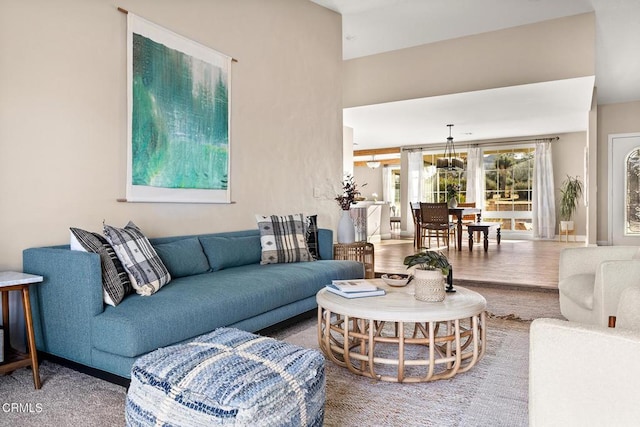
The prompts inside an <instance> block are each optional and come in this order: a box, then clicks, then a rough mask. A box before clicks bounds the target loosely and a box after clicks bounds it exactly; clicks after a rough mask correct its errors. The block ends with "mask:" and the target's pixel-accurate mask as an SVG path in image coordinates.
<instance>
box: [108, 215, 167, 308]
mask: <svg viewBox="0 0 640 427" xmlns="http://www.w3.org/2000/svg"><path fill="white" fill-rule="evenodd" d="M104 234H105V237H106V238H107V240H108V241H109V243H111V246H113V249H114V250H115V251H116V254H117V255H118V258H120V261H122V265H124V268H125V269H126V270H127V273H129V280H131V284H132V285H133V288H134V289H135V290H136V292H137V293H139V294H140V295H145V296H149V295H151V294H153V293H155V292H157V291H158V290H160V288H161V287H162V286H164V285H166V284H167V283H169V282H170V281H171V275H170V274H169V271H167V267H165V266H164V264H163V263H162V260H161V259H160V257H159V256H158V254H157V253H156V251H155V250H154V249H153V246H151V243H149V240H147V238H146V237H145V235H144V234H142V231H141V230H140V229H139V228H138V227H137V226H136V225H135V224H134V223H133V222H131V221H129V223H128V224H127V225H126V226H125V227H124V228H116V227H113V226H110V225H107V224H104Z"/></svg>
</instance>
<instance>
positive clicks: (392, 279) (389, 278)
mask: <svg viewBox="0 0 640 427" xmlns="http://www.w3.org/2000/svg"><path fill="white" fill-rule="evenodd" d="M381 278H382V280H383V281H384V283H386V284H387V285H389V286H396V287H401V286H407V283H409V282H410V281H411V279H413V276H412V275H410V274H383V275H382V276H381Z"/></svg>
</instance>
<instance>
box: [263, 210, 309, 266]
mask: <svg viewBox="0 0 640 427" xmlns="http://www.w3.org/2000/svg"><path fill="white" fill-rule="evenodd" d="M256 220H257V221H258V229H260V245H261V246H262V258H261V260H260V264H277V263H284V262H302V261H313V260H314V259H313V257H312V256H311V253H309V249H308V248H307V241H306V238H305V227H304V220H303V216H302V214H294V215H285V216H277V215H271V216H264V215H256Z"/></svg>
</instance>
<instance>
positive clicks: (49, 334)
mask: <svg viewBox="0 0 640 427" xmlns="http://www.w3.org/2000/svg"><path fill="white" fill-rule="evenodd" d="M150 241H151V244H152V245H153V246H154V248H155V249H156V250H157V252H158V254H159V255H160V257H161V259H162V260H163V261H164V262H165V265H166V266H167V268H168V270H169V272H170V273H171V274H172V277H173V279H172V280H171V282H170V283H168V284H167V285H165V286H164V287H162V288H161V289H160V290H159V291H158V292H157V293H155V294H153V295H152V296H146V297H145V296H140V295H137V294H133V295H129V296H127V297H125V299H124V300H123V301H122V302H121V303H120V304H119V305H117V306H116V307H112V306H109V305H105V304H104V303H103V293H102V292H103V291H102V278H101V277H102V276H101V274H102V273H101V266H100V258H99V255H97V254H94V253H87V252H81V251H72V250H70V249H69V246H68V245H66V246H53V247H42V248H31V249H26V250H25V251H24V253H23V267H24V271H25V272H29V273H32V274H38V275H42V276H43V277H44V281H43V282H42V283H41V284H38V285H36V286H32V287H31V304H32V312H33V321H34V331H35V337H36V346H37V348H38V350H39V351H41V352H45V353H47V354H52V355H54V356H57V357H61V358H63V359H67V360H71V361H73V362H76V363H79V364H82V365H86V366H89V367H91V368H96V369H99V370H102V371H106V372H109V373H112V374H115V375H118V376H120V377H124V378H129V377H130V370H131V366H132V365H133V363H134V361H135V360H136V359H137V358H138V357H140V356H142V355H144V354H146V353H149V352H150V351H153V350H156V349H157V348H160V347H166V346H169V345H172V344H176V343H179V342H182V341H185V340H189V339H192V338H194V337H196V336H198V335H201V334H204V333H207V332H211V331H213V330H214V329H216V328H218V327H222V326H230V327H235V328H239V329H243V330H246V331H249V332H256V331H259V330H261V329H264V328H267V327H269V326H272V325H274V324H276V323H279V322H282V321H284V320H287V319H289V318H291V317H294V316H296V315H299V314H302V313H305V312H307V311H309V310H312V309H314V308H315V307H316V301H315V295H316V293H317V292H318V291H319V290H320V289H322V288H323V287H324V286H325V285H326V284H328V283H330V282H331V280H334V279H356V278H362V277H364V268H363V265H362V264H361V263H358V262H354V261H337V260H332V258H333V250H332V244H333V234H332V232H331V231H330V230H325V229H321V230H319V233H318V247H319V253H320V257H321V260H319V261H314V262H301V263H290V264H268V265H260V234H259V231H258V230H247V231H236V232H227V233H216V234H203V235H197V236H177V237H166V238H157V239H150Z"/></svg>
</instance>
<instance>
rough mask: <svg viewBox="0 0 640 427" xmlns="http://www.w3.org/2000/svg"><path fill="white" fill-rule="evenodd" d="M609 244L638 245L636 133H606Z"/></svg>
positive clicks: (639, 145)
mask: <svg viewBox="0 0 640 427" xmlns="http://www.w3.org/2000/svg"><path fill="white" fill-rule="evenodd" d="M609 243H610V244H612V245H640V133H633V134H618V135H609Z"/></svg>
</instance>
